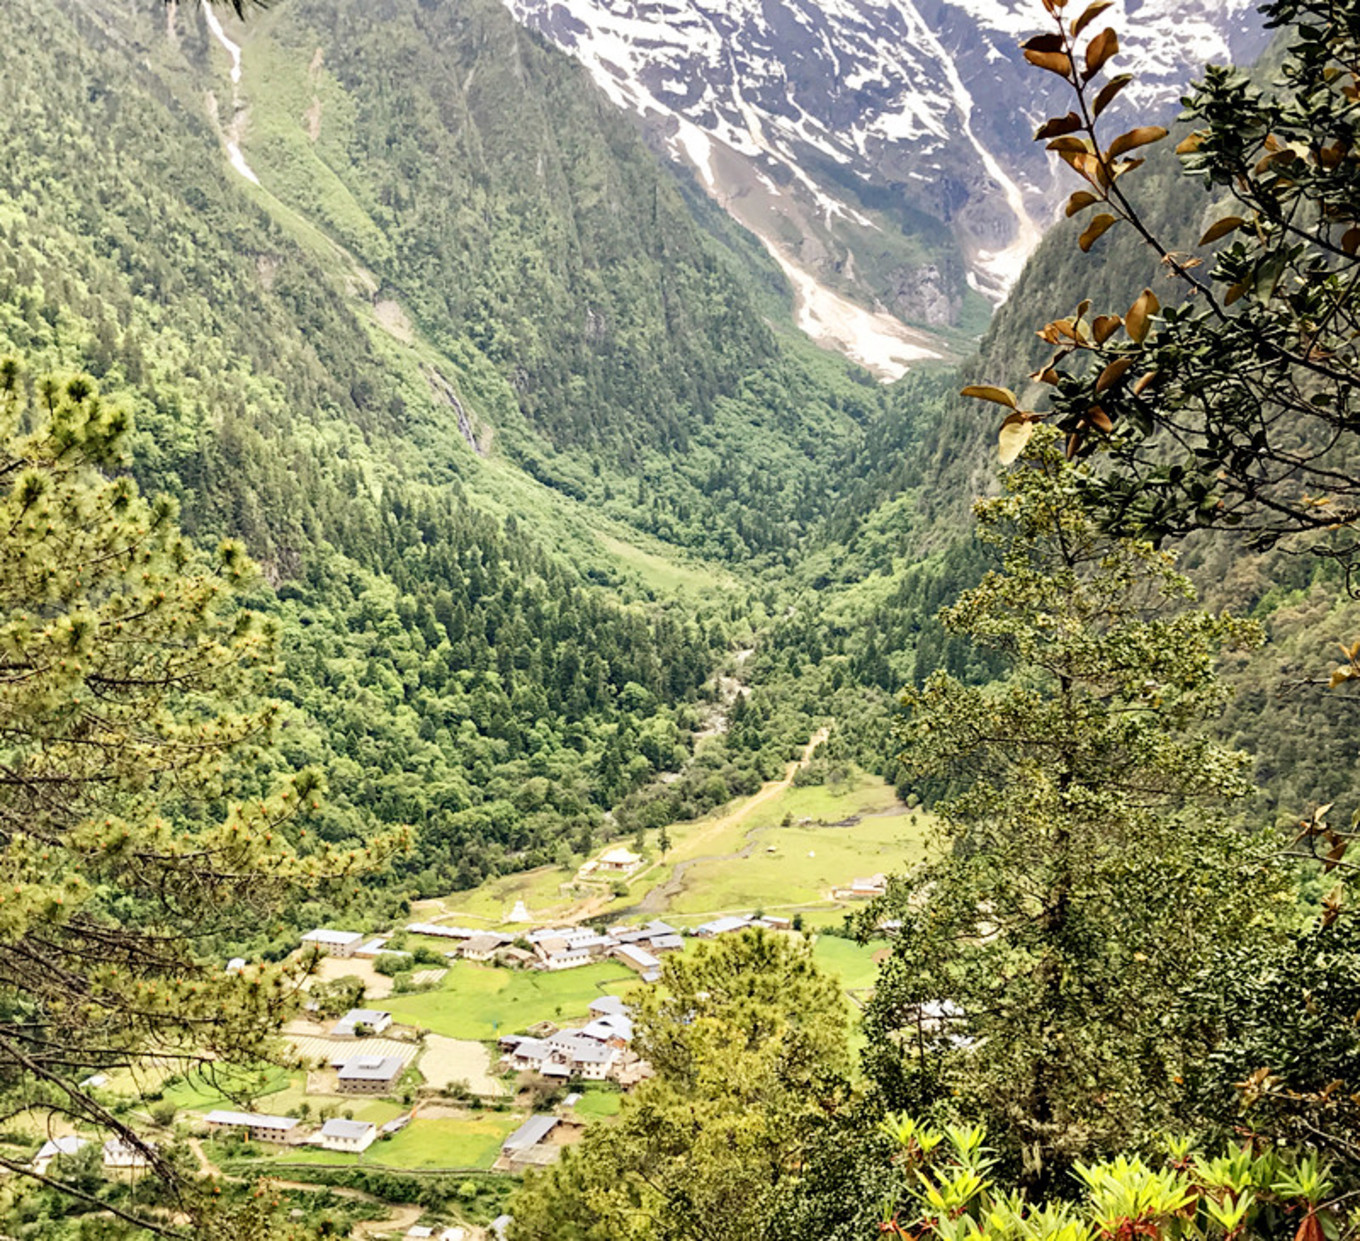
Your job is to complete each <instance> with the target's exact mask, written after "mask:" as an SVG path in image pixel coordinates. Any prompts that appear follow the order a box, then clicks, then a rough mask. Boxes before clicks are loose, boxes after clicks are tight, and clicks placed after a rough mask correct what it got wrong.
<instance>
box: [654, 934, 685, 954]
mask: <svg viewBox="0 0 1360 1241" xmlns="http://www.w3.org/2000/svg"><path fill="white" fill-rule="evenodd" d="M647 946H648V947H649V948H650V949H651V950H652V951H653V952H679V951H680V949H682V948H683V947H684V946H685V941H684V939H683V937H681V936H679V935H658V936H656V938H655V939H650V940H648V941H647Z"/></svg>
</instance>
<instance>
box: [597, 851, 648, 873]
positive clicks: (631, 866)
mask: <svg viewBox="0 0 1360 1241" xmlns="http://www.w3.org/2000/svg"><path fill="white" fill-rule="evenodd" d="M641 861H642V855H641V854H640V853H633V852H632V851H631V850H629V849H610V850H609V852H608V853H605V854H602V855H601V857H600V869H601V870H604V871H608V872H609V873H610V874H614V875H626V874H627V873H628V872H629V871H631V870H636V869H637V865H638V863H639V862H641Z"/></svg>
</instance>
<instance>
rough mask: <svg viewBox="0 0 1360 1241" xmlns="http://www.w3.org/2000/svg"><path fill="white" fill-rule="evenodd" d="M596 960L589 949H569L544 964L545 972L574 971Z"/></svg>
mask: <svg viewBox="0 0 1360 1241" xmlns="http://www.w3.org/2000/svg"><path fill="white" fill-rule="evenodd" d="M592 960H594V958H593V957H592V956H591V955H590V949H589V948H568V949H567V950H566V951H565V952H559V953H556V954H555V955H553V956H551V957H549V958H548V959H547V960H546V961H544V962H543V969H545V970H574V969H576V968H577V967H578V966H582V965H589V964H590V963H591V961H592Z"/></svg>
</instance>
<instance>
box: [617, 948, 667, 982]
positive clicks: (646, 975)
mask: <svg viewBox="0 0 1360 1241" xmlns="http://www.w3.org/2000/svg"><path fill="white" fill-rule="evenodd" d="M613 955H614V956H615V957H617V958H618V959H619V960H620V961H622V962H623V963H624V964H625V965H626V966H627V967H628V968H629V969H630V970H637V972H638V973H639V974H641V975H642V980H643V982H655V981H656V980H657V979H658V978H660V977H661V959H660V958H659V957H654V956H653V955H652V954H651V953H650V952H648V951H647V949H645V948H639V947H638V945H637V944H620V945H619V946H618V947H617V948H615V949H614V954H613Z"/></svg>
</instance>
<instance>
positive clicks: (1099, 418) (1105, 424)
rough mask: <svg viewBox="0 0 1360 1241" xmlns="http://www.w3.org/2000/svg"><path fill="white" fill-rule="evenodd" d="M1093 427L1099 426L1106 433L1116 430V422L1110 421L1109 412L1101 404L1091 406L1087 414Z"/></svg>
mask: <svg viewBox="0 0 1360 1241" xmlns="http://www.w3.org/2000/svg"><path fill="white" fill-rule="evenodd" d="M1086 417H1087V418H1088V419H1089V420H1090V422H1091V425H1092V426H1093V427H1099V428H1100V430H1102V431H1103V432H1104V433H1105V434H1106V435H1109V433H1110V432H1111V431H1113V430H1114V423H1113V422H1111V421H1110V415H1109V414H1107V413H1106V412H1105V411H1104V410H1103V409H1101V408H1100V406H1099V405H1093V406H1091V410H1090V412H1089V413H1088V414H1087V415H1086Z"/></svg>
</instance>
